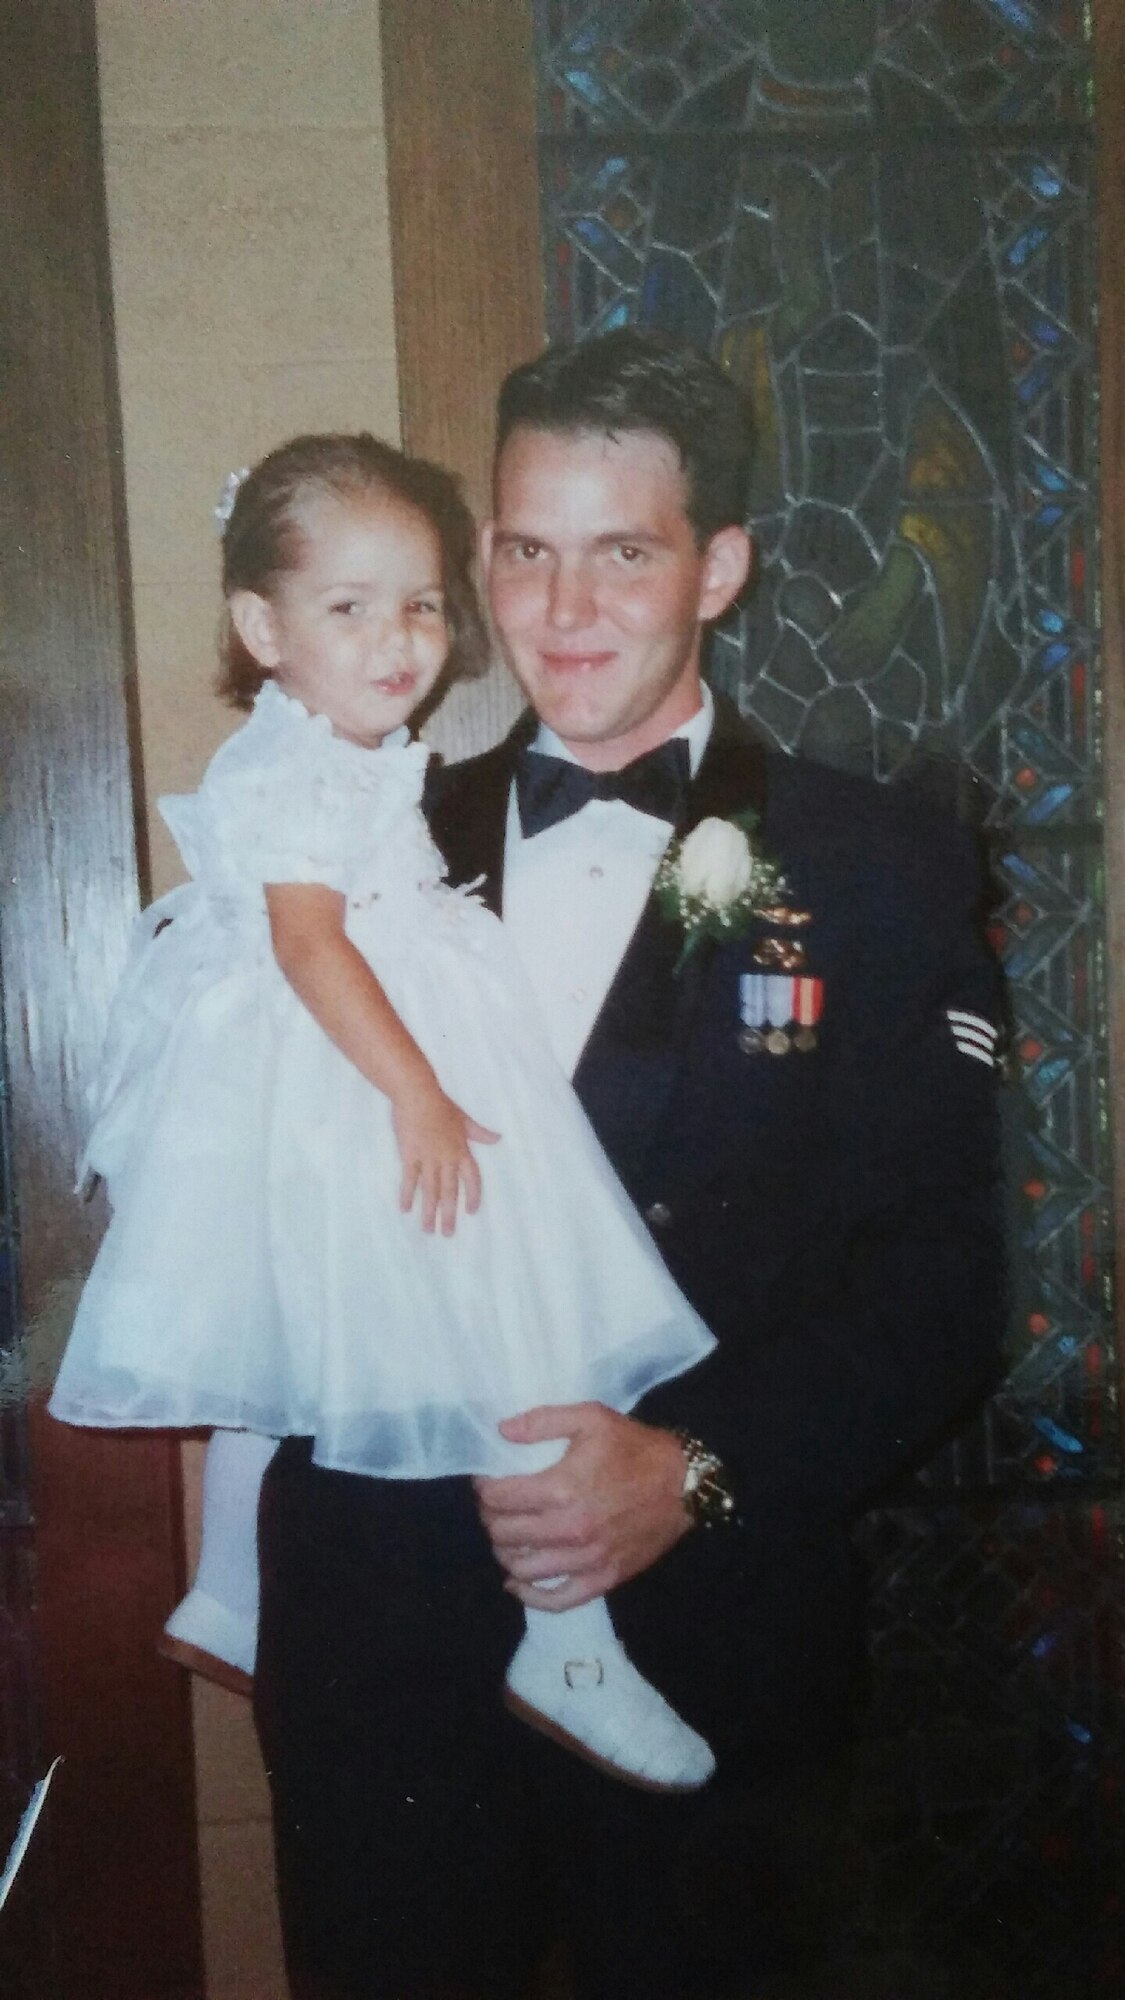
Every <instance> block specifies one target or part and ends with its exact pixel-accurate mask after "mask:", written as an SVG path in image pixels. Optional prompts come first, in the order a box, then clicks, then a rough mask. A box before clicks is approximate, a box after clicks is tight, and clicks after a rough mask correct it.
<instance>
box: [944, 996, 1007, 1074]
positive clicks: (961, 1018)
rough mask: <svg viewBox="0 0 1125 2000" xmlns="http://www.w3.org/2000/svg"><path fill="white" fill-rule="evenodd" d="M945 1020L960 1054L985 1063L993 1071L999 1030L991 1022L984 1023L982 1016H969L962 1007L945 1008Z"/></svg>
mask: <svg viewBox="0 0 1125 2000" xmlns="http://www.w3.org/2000/svg"><path fill="white" fill-rule="evenodd" d="M945 1018H946V1020H947V1021H948V1022H949V1025H950V1028H951V1029H952V1031H953V1039H954V1041H955V1042H956V1044H957V1047H958V1048H959V1049H960V1051H961V1054H962V1055H963V1056H975V1057H976V1060H977V1061H978V1062H982V1063H987V1064H988V1067H989V1069H995V1067H996V1044H997V1041H998V1039H999V1033H1000V1031H999V1029H998V1028H995V1027H994V1026H993V1024H992V1022H991V1021H986V1020H985V1018H984V1015H983V1014H970V1013H968V1012H967V1010H966V1009H965V1008H963V1007H947V1008H946V1010H945Z"/></svg>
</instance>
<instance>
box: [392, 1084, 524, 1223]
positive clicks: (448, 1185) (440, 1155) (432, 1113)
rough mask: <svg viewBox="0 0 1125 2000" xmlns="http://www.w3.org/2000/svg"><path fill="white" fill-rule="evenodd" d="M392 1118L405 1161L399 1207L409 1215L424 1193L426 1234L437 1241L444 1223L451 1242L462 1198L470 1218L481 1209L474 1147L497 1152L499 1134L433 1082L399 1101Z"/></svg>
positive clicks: (416, 1088)
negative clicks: (436, 1234)
mask: <svg viewBox="0 0 1125 2000" xmlns="http://www.w3.org/2000/svg"><path fill="white" fill-rule="evenodd" d="M391 1117H392V1120H393V1123H394V1128H395V1138H396V1139H397V1141H398V1150H399V1155H400V1157H401V1159H402V1186H401V1188H400V1190H399V1207H400V1208H401V1209H402V1211H403V1213H404V1214H409V1212H410V1210H411V1209H412V1208H413V1206H414V1197H415V1195H416V1194H417V1193H418V1191H419V1189H420V1190H421V1194H422V1227H423V1229H424V1230H426V1232H427V1233H428V1234H431V1235H432V1233H433V1231H434V1229H435V1227H436V1225H437V1223H438V1222H439V1221H440V1223H441V1233H442V1235H443V1236H452V1234H453V1231H454V1230H455V1229H456V1227H457V1201H458V1197H459V1196H460V1195H462V1194H463V1195H464V1198H465V1213H466V1215H475V1213H476V1211H477V1209H478V1208H479V1207H480V1168H479V1167H478V1166H477V1163H476V1161H475V1160H474V1158H473V1155H472V1153H471V1152H470V1150H469V1142H470V1140H473V1141H475V1143H476V1144H478V1145H485V1146H494V1145H495V1144H496V1141H497V1140H498V1138H499V1137H500V1134H499V1133H498V1132H490V1131H489V1130H488V1129H487V1127H486V1126H484V1125H478V1124H477V1122H476V1119H475V1118H470V1117H469V1115H468V1112H466V1111H462V1110H461V1109H460V1107H459V1106H458V1105H456V1104H454V1102H453V1099H452V1098H451V1097H447V1096H446V1094H445V1092H444V1090H442V1088H441V1086H440V1084H439V1083H437V1082H436V1081H434V1080H430V1081H428V1082H426V1083H424V1084H421V1085H417V1084H416V1085H414V1086H413V1087H412V1088H411V1089H409V1090H407V1091H404V1092H403V1093H402V1094H401V1095H400V1096H397V1097H395V1098H394V1099H393V1100H392V1103H391Z"/></svg>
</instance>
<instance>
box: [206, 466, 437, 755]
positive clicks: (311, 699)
mask: <svg viewBox="0 0 1125 2000" xmlns="http://www.w3.org/2000/svg"><path fill="white" fill-rule="evenodd" d="M297 521H298V526H299V528H300V532H301V538H302V552H301V559H300V563H299V565H298V567H297V568H295V569H291V570H287V571H286V572H285V574H284V575H283V576H282V577H280V578H279V580H278V583H277V585H276V588H275V589H274V592H273V594H272V596H270V597H268V598H267V597H259V596H258V594H257V593H256V592H255V591H248V590H244V591H237V592H236V593H235V595H234V597H233V598H232V599H231V606H230V610H231V616H232V618H233V619H234V623H235V626H236V627H237V630H238V632H239V635H240V637H241V638H242V640H243V642H244V643H245V645H246V646H247V647H248V648H249V650H250V652H251V653H252V654H253V656H254V658H255V659H256V660H257V661H258V663H259V665H260V666H262V667H264V668H265V669H266V671H267V673H269V674H270V675H272V677H273V679H274V680H276V682H277V684H278V686H279V687H280V688H282V689H283V690H284V691H285V693H286V694H291V695H295V696H296V697H297V699H298V701H300V702H303V704H304V706H305V707H306V708H308V709H310V710H311V711H312V712H313V714H315V715H326V716H327V717H328V719H329V721H330V722H331V724H332V727H333V729H334V730H335V732H336V734H337V736H344V737H346V738H347V739H348V741H349V742H352V743H360V744H363V745H364V746H365V747H366V748H369V749H371V748H374V747H375V746H376V745H377V744H379V743H381V742H382V739H383V737H384V736H386V735H387V734H388V732H389V731H390V730H392V729H397V728H398V727H399V725H400V723H403V722H405V721H406V718H407V716H408V715H409V714H410V713H411V711H412V710H413V709H415V708H417V706H418V704H419V702H420V701H422V700H423V699H424V697H425V696H426V695H427V694H428V693H429V691H430V689H431V688H432V687H433V684H434V682H435V681H436V679H437V677H438V675H439V673H440V672H441V669H442V667H443V665H444V664H445V658H446V655H447V653H448V652H449V643H450V641H449V631H448V628H447V626H446V622H445V607H444V602H443V598H442V588H441V551H440V549H439V546H438V539H437V536H436V534H435V532H434V530H433V528H432V527H431V526H430V523H429V522H428V521H427V519H426V517H425V515H424V514H420V513H419V512H418V511H417V509H416V508H414V507H411V506H409V505H408V504H407V503H406V502H405V501H403V500H399V499H397V498H396V497H395V496H394V495H392V494H371V495H370V496H367V497H364V498H359V497H357V498H355V499H347V500H344V499H335V498H332V497H330V496H328V495H322V494H318V495H317V496H316V497H315V498H312V499H310V500H308V501H307V502H306V503H305V504H304V505H302V506H301V507H300V508H299V510H298V514H297Z"/></svg>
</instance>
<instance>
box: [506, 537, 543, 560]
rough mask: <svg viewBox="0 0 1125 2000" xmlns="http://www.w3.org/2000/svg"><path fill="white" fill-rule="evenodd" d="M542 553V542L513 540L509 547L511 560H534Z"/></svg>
mask: <svg viewBox="0 0 1125 2000" xmlns="http://www.w3.org/2000/svg"><path fill="white" fill-rule="evenodd" d="M542 553H543V544H542V542H513V543H512V544H511V546H510V548H509V554H510V555H511V558H512V561H513V562H519V563H529V562H536V561H537V560H538V558H539V557H540V556H541V555H542Z"/></svg>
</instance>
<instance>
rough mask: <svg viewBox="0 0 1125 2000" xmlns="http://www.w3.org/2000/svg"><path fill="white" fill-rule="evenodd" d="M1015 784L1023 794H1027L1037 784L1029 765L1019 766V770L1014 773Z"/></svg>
mask: <svg viewBox="0 0 1125 2000" xmlns="http://www.w3.org/2000/svg"><path fill="white" fill-rule="evenodd" d="M1016 783H1017V785H1018V786H1019V788H1020V790H1021V791H1023V792H1029V791H1030V790H1031V788H1032V786H1033V785H1034V784H1037V783H1038V780H1037V778H1036V775H1035V772H1034V771H1033V770H1032V768H1031V765H1030V764H1022V765H1021V766H1020V769H1019V770H1018V771H1017V772H1016Z"/></svg>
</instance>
